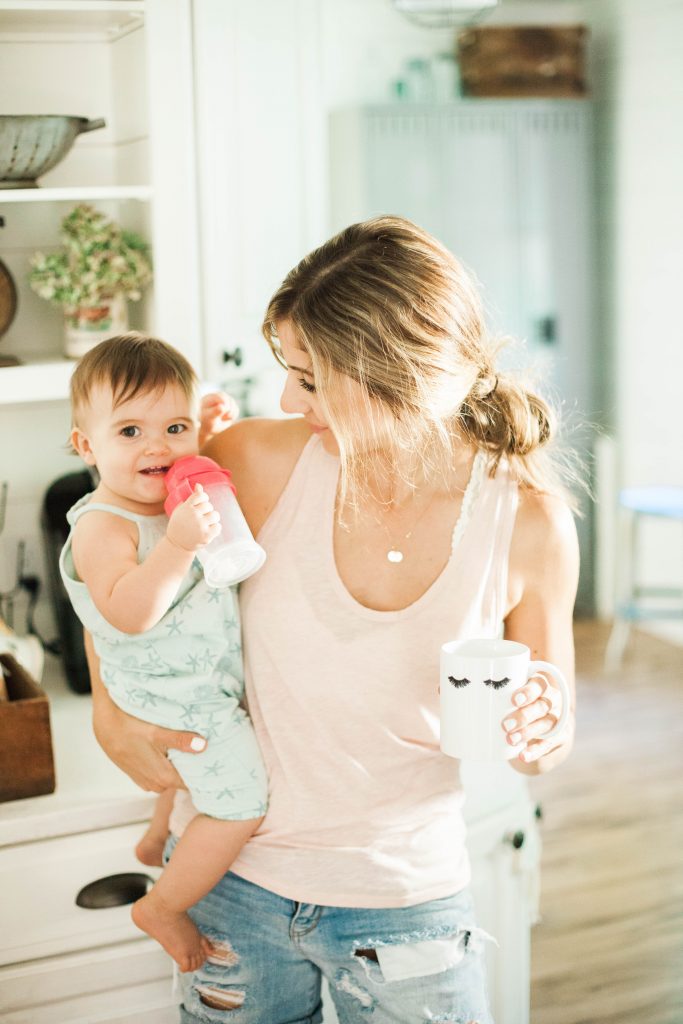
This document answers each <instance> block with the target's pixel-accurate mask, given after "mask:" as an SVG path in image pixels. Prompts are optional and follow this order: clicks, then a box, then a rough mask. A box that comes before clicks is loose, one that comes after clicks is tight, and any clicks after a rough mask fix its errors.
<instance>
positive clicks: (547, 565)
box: [505, 491, 579, 775]
mask: <svg viewBox="0 0 683 1024" xmlns="http://www.w3.org/2000/svg"><path fill="white" fill-rule="evenodd" d="M578 575H579V553H578V542H577V537H576V527H575V525H574V520H573V517H572V514H571V512H570V511H569V509H568V507H567V506H566V505H565V503H564V502H563V501H561V500H560V499H559V498H554V497H550V496H548V495H539V494H533V493H531V492H529V491H522V492H521V495H520V508H519V512H518V515H517V522H516V524H515V530H514V534H513V539H512V546H511V551H510V579H509V584H510V595H511V602H512V607H511V610H510V611H509V613H508V615H507V617H506V619H505V637H506V639H509V640H517V641H519V642H520V643H523V644H526V646H527V647H528V648H529V649H530V651H531V658H532V660H533V661H536V660H542V661H549V662H551V663H552V664H554V665H557V667H558V668H559V669H560V671H561V672H562V674H563V675H564V676H565V678H566V679H567V682H568V683H569V686H570V689H571V692H572V709H571V716H570V724H569V726H568V728H567V732H566V734H565V735H564V736H563V737H562V738H561V739H559V740H557V741H556V740H554V739H551V740H544V739H543V736H544V735H545V733H547V732H548V731H549V730H550V729H551V728H552V726H553V725H554V724H555V722H556V720H557V716H556V715H555V714H554V700H555V699H556V700H559V694H557V690H556V688H555V687H554V686H553V685H552V683H551V682H550V681H549V682H548V683H547V684H546V683H544V682H543V681H540V680H537V679H534V680H532V681H531V682H529V683H527V685H526V686H524V687H522V688H521V689H520V690H518V691H517V693H516V694H513V701H514V703H515V704H517V705H518V706H517V707H515V708H513V709H511V713H510V715H509V716H508V717H507V718H506V722H508V721H511V722H512V723H513V725H512V727H511V728H510V729H509V730H508V736H509V737H512V736H519V735H521V739H522V740H526V741H529V742H528V750H527V751H526V752H525V754H524V755H522V756H520V757H517V758H514V759H513V760H512V761H511V762H510V763H511V764H512V766H513V768H516V769H517V771H520V772H522V773H524V774H527V775H538V774H541V773H542V772H547V771H550V769H552V768H554V767H555V766H556V765H558V764H561V763H562V762H563V761H564V760H565V759H566V758H567V757H568V756H569V753H570V751H571V749H572V745H573V742H574V724H575V720H574V703H575V698H574V694H575V685H574V636H573V619H572V616H573V611H574V601H575V599H576V589H577V585H578ZM520 695H521V696H520ZM520 701H522V703H521V704H520V703H519V702H520ZM551 705H552V706H551ZM514 742H518V741H517V740H515V741H514Z"/></svg>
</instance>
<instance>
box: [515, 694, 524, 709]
mask: <svg viewBox="0 0 683 1024" xmlns="http://www.w3.org/2000/svg"><path fill="white" fill-rule="evenodd" d="M525 700H526V697H525V696H524V694H523V693H516V694H515V704H516V705H517V707H518V708H520V707H521V706H522V704H523V703H524V701H525Z"/></svg>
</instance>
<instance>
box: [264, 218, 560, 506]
mask: <svg viewBox="0 0 683 1024" xmlns="http://www.w3.org/2000/svg"><path fill="white" fill-rule="evenodd" d="M285 320H286V321H288V323H289V324H291V326H292V328H293V330H294V332H295V335H296V338H297V341H298V343H299V344H300V346H301V348H302V349H303V350H304V351H305V352H306V353H307V354H308V356H309V357H310V360H311V364H312V366H311V368H312V371H313V374H314V380H315V383H316V388H317V389H318V392H319V395H318V397H319V400H320V403H321V406H322V408H323V411H324V414H325V417H326V419H327V422H328V423H329V425H330V427H331V429H332V431H333V433H334V434H335V438H336V440H337V443H338V445H339V449H340V457H341V489H342V497H343V498H346V497H348V496H352V495H353V494H354V492H355V490H356V488H357V487H358V485H359V484H360V482H361V480H362V477H363V471H364V467H365V454H366V453H367V452H368V451H369V450H372V449H373V448H375V449H377V448H379V449H383V450H384V449H385V448H386V438H387V436H390V437H391V445H390V446H389V448H390V450H391V451H393V452H394V458H395V461H396V465H397V466H398V465H399V464H401V465H403V466H405V465H406V464H411V457H412V458H413V459H416V460H417V462H413V463H412V465H419V466H420V467H421V469H422V471H423V472H425V473H426V474H427V475H430V474H438V475H439V476H440V477H441V479H443V473H444V471H446V473H447V476H446V478H448V475H449V474H448V467H449V466H452V465H453V455H454V452H455V449H456V447H457V446H461V445H462V443H463V440H464V441H465V442H469V443H471V444H473V445H474V446H475V447H476V448H478V449H483V450H485V451H487V452H488V453H489V454H490V456H491V461H490V472H491V474H492V475H493V474H494V473H495V471H496V468H497V466H498V464H499V462H500V461H501V459H507V460H509V462H510V463H511V465H512V468H513V471H514V472H515V474H516V476H517V478H518V479H519V481H520V482H521V483H524V484H526V485H528V486H529V487H531V488H533V489H534V490H537V491H542V492H548V493H556V494H561V495H562V496H563V497H565V498H566V497H567V491H566V489H565V487H564V486H563V484H562V473H561V470H560V469H559V466H558V463H557V462H556V460H555V459H554V458H552V457H551V456H550V453H549V451H548V445H549V442H550V441H551V439H552V438H553V436H554V434H555V416H554V414H553V411H552V409H551V408H550V406H549V404H548V403H547V402H546V401H545V400H544V399H543V398H541V397H540V396H539V395H538V394H536V393H534V392H533V391H532V390H529V389H528V388H527V387H526V386H525V385H524V384H523V383H522V381H521V380H518V379H516V378H515V377H513V376H512V375H511V374H506V373H502V372H500V371H499V370H497V369H496V366H495V359H496V354H497V350H498V348H499V347H500V346H499V344H498V343H496V342H494V341H493V339H491V338H490V337H489V335H488V332H487V329H486V327H485V323H484V316H483V310H482V304H481V300H480V298H479V294H478V292H477V289H476V287H475V285H474V283H473V281H472V280H471V278H470V277H469V275H468V274H467V273H466V271H465V270H464V268H463V267H462V266H461V265H460V263H459V262H458V260H457V259H456V258H455V257H454V256H453V255H452V253H450V252H449V251H448V250H447V249H446V248H445V247H444V246H443V245H441V244H440V243H439V242H438V241H437V240H436V239H435V238H433V237H432V236H431V235H430V234H428V233H427V232H426V231H423V230H422V229H421V228H419V227H417V226H416V225H415V224H413V223H412V222H411V221H408V220H405V219H403V218H401V217H391V216H383V217H376V218H373V219H372V220H368V221H364V222H362V223H359V224H352V225H351V226H350V227H348V228H346V229H345V230H344V231H342V232H340V233H339V234H338V235H336V236H335V237H334V238H331V239H330V240H329V241H327V242H325V243H324V244H323V245H321V246H320V247H319V248H318V249H315V250H314V251H313V252H311V253H310V254H309V255H308V256H306V257H304V259H303V260H302V261H301V262H300V263H299V264H298V266H296V267H295V268H294V269H293V270H291V271H290V272H289V274H288V275H287V277H286V278H285V280H284V281H283V283H282V285H281V286H280V288H278V290H277V292H276V293H275V295H274V296H273V297H272V299H271V300H270V302H269V304H268V309H267V311H266V315H265V318H264V323H263V328H262V329H263V334H264V336H265V338H266V340H267V341H268V343H269V344H270V346H271V348H272V350H273V352H274V353H275V355H276V357H277V358H278V359H279V361H280V362H282V363H283V364H284V359H283V358H282V354H281V351H280V346H279V342H278V337H277V325H278V323H280V322H282V321H285ZM284 365H286V364H284ZM349 380H352V381H356V382H357V383H359V384H360V385H361V389H360V393H361V395H362V396H363V398H362V399H361V401H362V403H363V404H364V406H365V408H364V410H362V411H363V412H365V413H366V415H364V416H361V415H359V413H360V412H361V410H360V409H359V408H358V401H359V399H358V397H357V396H358V392H359V389H357V388H356V389H349V388H348V381H349ZM352 396H353V397H352ZM368 414H369V415H368ZM359 423H364V424H368V423H369V427H366V436H360V435H359V428H358V424H359ZM387 431H390V435H388V434H387ZM368 432H369V433H368ZM383 439H384V440H383ZM406 456H408V459H406ZM404 478H405V477H404Z"/></svg>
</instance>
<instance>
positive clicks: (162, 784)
mask: <svg viewBox="0 0 683 1024" xmlns="http://www.w3.org/2000/svg"><path fill="white" fill-rule="evenodd" d="M84 639H85V653H86V656H87V659H88V669H89V671H90V681H91V683H92V705H93V728H94V732H95V737H96V739H97V742H98V743H99V745H100V746H101V747H102V749H103V750H104V752H105V754H106V755H107V757H108V758H109V759H110V760H112V761H113V762H114V764H116V765H118V767H119V768H120V769H121V771H123V772H125V773H126V775H129V776H130V778H131V779H132V780H133V782H135V783H136V784H137V785H138V786H140V787H141V788H142V789H146V790H153V791H154V792H155V793H161V792H162V790H164V789H169V788H175V789H183V788H184V785H185V784H184V783H183V781H182V779H181V778H180V776H179V775H178V773H177V771H176V770H175V768H174V767H173V765H172V764H171V762H170V761H169V760H168V759H167V757H166V751H167V750H168V749H169V748H173V749H174V750H184V751H185V752H186V753H189V754H192V753H199V752H200V751H201V750H203V749H204V747H205V746H206V741H205V740H203V739H202V737H200V736H198V735H197V733H192V732H177V731H175V730H172V729H161V728H160V727H159V726H156V725H150V724H149V723H148V722H141V721H140V719H138V718H133V717H132V716H131V715H127V714H126V713H125V711H122V710H121V708H119V707H117V705H116V704H114V702H113V701H112V699H111V698H110V696H109V694H108V693H107V690H106V688H105V686H104V683H103V682H102V678H101V676H100V662H99V658H98V657H97V654H96V652H95V649H94V647H93V642H92V637H91V636H90V634H89V633H87V632H86V633H85V634H84ZM193 741H194V742H195V744H199V743H200V741H201V744H202V745H201V746H199V747H198V749H197V750H194V749H193V747H192V742H193Z"/></svg>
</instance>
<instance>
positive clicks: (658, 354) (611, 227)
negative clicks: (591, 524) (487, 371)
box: [589, 0, 683, 641]
mask: <svg viewBox="0 0 683 1024" xmlns="http://www.w3.org/2000/svg"><path fill="white" fill-rule="evenodd" d="M589 11H590V20H591V23H592V28H593V34H594V38H595V41H596V50H597V53H598V55H599V57H600V61H599V65H598V76H597V79H596V85H597V92H598V97H597V99H598V108H599V111H598V113H599V118H600V124H601V129H602V131H601V149H600V154H599V186H600V200H601V202H600V238H601V240H602V268H603V273H602V280H603V286H604V288H603V299H602V304H601V307H602V308H601V313H602V326H603V329H604V331H605V335H606V344H605V346H604V357H605V370H606V385H607V387H606V392H607V396H608V404H607V406H606V408H605V422H606V425H607V427H608V428H611V429H612V430H613V432H614V435H615V438H616V447H615V451H616V459H615V463H616V464H615V467H614V470H615V478H616V482H617V485H618V486H637V485H647V484H674V485H683V456H682V454H681V453H682V450H683V417H682V416H681V413H680V404H681V403H680V392H679V388H680V384H679V382H680V380H681V377H683V320H682V317H681V307H680V295H681V278H682V276H683V190H682V189H681V182H682V181H683V136H682V134H681V129H680V126H681V123H682V122H683V60H682V59H681V42H682V41H683V2H681V0H603V2H602V3H601V4H599V5H598V4H593V5H590V7H589ZM602 512H603V516H604V517H605V518H607V519H608V520H609V518H610V513H611V510H610V509H609V508H603V510H602ZM645 525H646V528H645V530H644V531H643V541H644V543H643V550H642V562H641V566H642V577H643V581H644V582H646V583H650V584H652V583H663V584H668V585H678V586H681V585H682V584H683V526H682V525H681V524H676V523H671V522H668V523H667V522H663V521H649V522H648V523H646V524H645ZM604 536H605V539H606V540H607V539H609V538H610V537H611V538H612V541H613V543H614V538H615V533H614V530H611V531H610V530H605V531H604ZM618 559H619V551H618V549H615V548H613V550H612V551H611V552H609V551H607V552H606V564H610V562H612V561H614V560H617V561H618ZM603 607H604V602H603ZM655 629H656V631H658V632H663V634H664V635H667V636H669V637H670V638H672V639H678V640H680V641H683V627H681V626H679V625H677V624H669V625H668V626H665V627H663V628H657V627H655Z"/></svg>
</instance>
